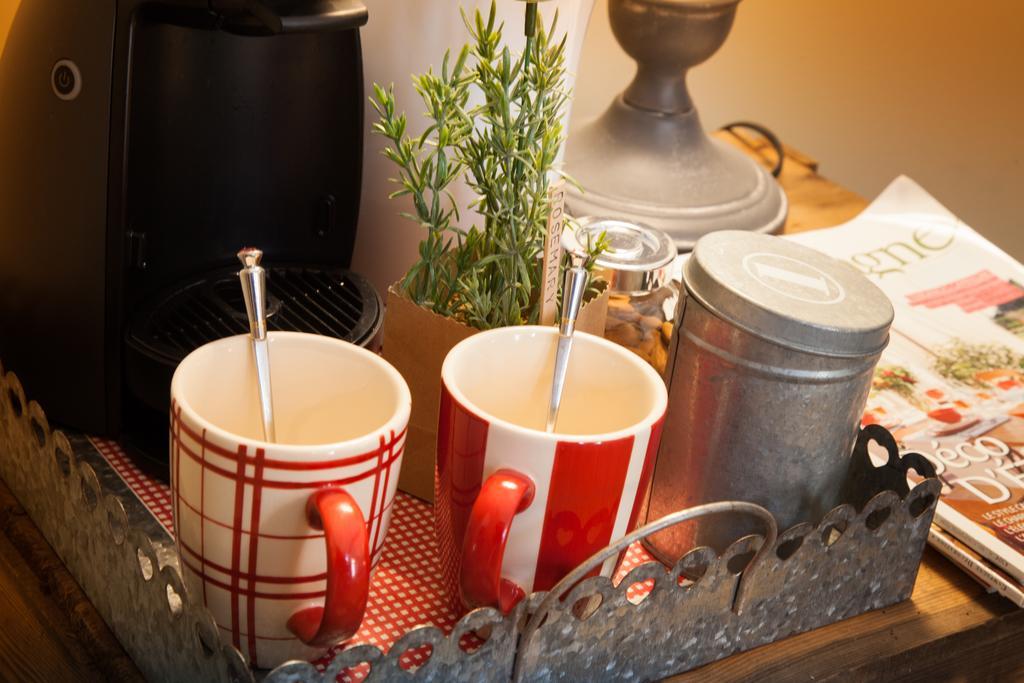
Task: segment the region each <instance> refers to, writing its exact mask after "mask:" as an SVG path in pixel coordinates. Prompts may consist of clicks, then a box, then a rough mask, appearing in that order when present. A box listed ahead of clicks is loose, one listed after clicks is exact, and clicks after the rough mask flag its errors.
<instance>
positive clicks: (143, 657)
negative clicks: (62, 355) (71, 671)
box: [0, 366, 939, 683]
mask: <svg viewBox="0 0 1024 683" xmlns="http://www.w3.org/2000/svg"><path fill="white" fill-rule="evenodd" d="M871 442H875V443H877V444H878V445H879V446H881V447H882V448H884V449H885V450H886V451H887V452H888V463H887V464H885V465H884V466H882V467H875V466H874V465H873V464H872V462H871V460H870V457H869V455H868V446H869V444H870V443H871ZM908 467H909V468H913V469H915V470H916V471H917V472H918V473H919V474H921V475H922V476H924V477H926V479H925V481H923V482H922V483H920V484H919V485H917V486H916V487H914V489H913V490H909V489H908V486H907V479H906V473H907V469H908ZM0 477H2V478H3V480H4V481H5V482H6V483H7V485H8V486H9V487H10V489H11V490H12V491H13V492H14V494H15V495H16V496H17V497H18V499H19V500H20V501H21V503H22V505H24V506H25V509H26V510H27V511H28V513H29V515H30V516H31V517H32V519H33V520H34V521H35V523H36V525H37V526H38V527H39V528H40V530H41V531H42V533H43V535H44V536H45V537H46V538H47V540H48V541H49V542H50V544H51V545H52V546H53V547H54V549H55V550H56V551H57V553H58V554H59V555H60V557H61V559H62V560H63V561H64V563H65V564H66V565H67V567H68V569H69V570H70V571H71V573H72V574H73V575H74V576H75V577H76V578H77V579H78V582H79V583H80V584H81V586H82V588H83V589H84V590H85V592H86V594H87V595H88V596H89V598H90V599H91V600H92V601H93V603H94V604H95V605H96V608H97V610H98V611H99V613H100V614H101V615H102V616H103V618H104V619H105V620H106V622H107V623H108V624H109V625H110V627H111V629H112V630H113V631H114V633H115V635H116V636H117V637H118V639H119V640H120V641H121V643H122V644H123V645H124V647H125V649H126V650H127V651H128V653H129V654H130V655H131V657H132V659H134V660H135V663H136V664H137V665H138V667H139V669H140V670H141V671H142V672H143V673H144V674H145V676H146V677H147V678H148V679H150V680H153V681H198V680H202V681H255V680H256V679H257V678H261V679H263V680H265V681H268V682H271V683H284V682H286V681H287V682H291V681H309V682H320V683H330V682H332V681H334V680H335V678H336V677H337V675H338V673H340V672H341V671H343V670H344V669H346V668H348V667H352V666H356V665H360V664H364V663H365V664H368V665H369V673H368V676H367V678H366V679H365V680H367V681H391V680H413V679H415V680H418V681H451V680H457V679H459V680H472V681H494V682H496V683H497V682H499V681H509V680H516V681H553V680H620V679H627V680H637V681H645V680H653V679H658V678H662V677H665V676H669V675H672V674H674V673H679V672H682V671H687V670H689V669H692V668H695V667H698V666H701V665H702V664H706V663H709V662H712V661H715V660H717V659H721V658H723V657H726V656H728V655H730V654H733V653H736V652H741V651H743V650H748V649H750V648H754V647H758V646H760V645H764V644H767V643H770V642H773V641H776V640H779V639H781V638H785V637H787V636H789V635H793V634H796V633H801V632H803V631H807V630H810V629H813V628H818V627H820V626H824V625H826V624H829V623H832V622H835V621H839V620H841V619H846V618H848V617H852V616H854V615H857V614H860V613H862V612H865V611H868V610H872V609H878V608H881V607H886V606H888V605H892V604H894V603H896V602H900V601H901V600H905V599H906V598H908V597H909V596H910V593H911V590H912V589H913V586H914V581H915V578H916V576H917V570H918V567H919V565H920V561H921V554H922V552H923V550H924V545H925V542H926V540H927V536H928V529H929V526H930V525H931V520H932V516H933V514H934V512H935V506H936V504H937V502H938V494H939V482H938V480H937V479H935V477H934V471H933V469H932V467H931V465H930V464H929V463H928V462H927V461H926V460H925V459H924V458H923V457H921V456H919V455H916V454H906V455H903V456H902V457H901V456H900V455H899V452H898V448H897V445H896V443H895V441H894V439H893V437H892V435H890V434H889V433H888V432H887V431H886V430H885V429H883V428H881V427H878V426H871V427H867V428H865V429H863V430H862V431H861V433H860V436H859V438H858V442H857V446H856V448H855V450H854V454H853V458H852V461H851V469H850V474H849V477H848V480H847V483H846V487H845V490H844V496H843V499H844V500H845V501H847V502H846V503H844V504H843V505H841V506H839V507H837V508H835V509H833V510H832V511H831V512H829V513H828V514H827V515H826V516H825V518H824V519H822V520H821V522H819V523H818V524H817V525H811V524H801V525H798V526H796V527H794V528H792V529H788V530H786V531H784V532H782V533H778V532H777V529H776V527H775V520H774V519H773V518H772V516H771V515H770V514H769V513H768V512H767V511H766V510H764V509H763V508H760V507H759V506H757V505H754V504H752V503H743V502H722V503H713V504H710V505H704V506H700V507H698V508H692V509H690V510H683V511H680V512H677V513H674V514H672V515H668V516H666V517H663V518H662V519H660V520H658V521H656V522H654V523H652V524H648V525H647V526H645V527H643V528H641V529H638V530H636V531H635V532H633V533H632V534H630V535H629V536H627V537H626V538H624V539H622V540H621V541H620V542H618V543H616V544H614V545H612V546H609V547H608V548H606V549H605V550H603V551H601V552H600V553H598V554H596V555H594V556H593V557H592V558H590V559H589V560H588V561H587V562H586V563H584V564H583V565H581V566H580V567H578V568H577V569H576V570H574V571H573V572H572V573H571V574H570V575H569V576H567V577H565V579H563V580H562V581H561V582H560V583H559V584H558V585H557V586H555V587H554V588H553V589H552V590H551V591H549V592H547V593H535V594H533V595H531V596H530V597H529V598H528V599H527V600H524V601H523V602H521V603H520V604H519V605H518V606H517V607H516V608H515V609H514V610H513V611H512V613H510V614H509V615H507V616H503V615H502V614H501V613H500V612H498V611H497V610H494V609H491V608H484V609H478V610H474V611H473V612H470V613H469V614H467V615H466V616H465V617H463V618H462V619H461V620H460V621H459V622H458V623H457V624H456V626H455V629H454V630H453V631H452V633H451V634H448V635H445V634H444V633H443V632H442V631H441V630H440V629H438V628H436V627H433V626H422V627H419V628H415V629H412V630H411V631H409V632H408V633H406V634H405V635H404V636H403V637H402V638H400V639H399V640H398V641H397V642H396V643H395V644H394V645H393V646H392V647H391V649H390V650H389V651H388V652H387V653H382V652H381V651H380V650H379V649H377V648H376V647H374V646H372V645H360V646H355V647H350V648H347V649H345V650H342V651H341V652H339V653H338V654H337V655H336V656H335V657H334V659H333V660H332V661H331V662H330V664H329V665H328V666H327V668H326V670H325V671H324V672H322V673H321V672H319V671H317V670H316V669H315V668H314V667H313V666H312V665H311V664H309V663H308V662H289V663H286V664H283V665H281V666H279V667H277V668H276V669H274V670H272V671H270V672H259V674H258V675H256V674H254V673H253V672H251V671H250V670H249V669H248V668H247V667H246V665H245V663H244V660H243V659H242V656H241V654H240V653H239V652H238V651H237V650H235V649H234V648H232V647H230V646H226V645H224V644H222V642H221V640H220V638H219V637H218V632H217V631H218V630H217V626H216V624H215V623H214V621H213V619H212V617H211V616H210V614H209V612H208V611H207V610H206V609H205V608H204V607H203V606H202V604H201V601H197V600H195V599H194V598H193V597H192V596H191V595H190V594H189V593H188V591H187V589H186V588H185V586H184V584H183V582H182V579H181V574H180V569H179V566H178V560H177V556H176V553H175V550H174V541H173V539H172V538H171V537H170V535H169V534H168V533H167V531H166V530H165V529H164V528H163V527H162V526H161V525H160V524H159V523H158V522H157V521H156V519H155V518H154V517H153V516H152V514H150V512H149V510H147V509H146V507H145V506H144V505H143V504H142V503H141V501H139V500H138V498H136V496H135V495H134V494H133V493H132V492H131V490H130V489H128V487H127V485H126V484H125V483H124V482H123V481H122V480H121V478H120V477H118V475H117V474H116V473H115V472H114V471H113V470H112V468H111V467H110V466H109V465H108V464H107V462H106V461H105V460H104V459H103V457H102V456H100V455H99V453H97V452H96V451H95V450H94V449H93V448H92V446H91V444H90V443H89V442H88V441H87V440H86V439H84V438H83V437H81V436H73V435H67V434H65V433H63V432H60V431H54V430H51V429H50V427H49V425H48V423H47V420H46V416H45V415H44V413H43V410H42V409H41V408H40V406H39V405H38V404H37V403H35V402H29V401H27V400H26V398H25V394H24V391H23V390H22V387H21V384H20V382H19V381H18V379H17V377H16V376H14V374H13V373H4V371H3V368H2V366H0ZM726 511H729V512H733V513H735V512H745V513H749V514H752V515H755V516H756V517H758V518H759V519H760V520H762V522H763V524H764V527H765V532H764V534H763V535H757V536H747V537H744V538H742V539H739V540H737V541H736V542H735V543H733V544H732V545H731V546H730V547H729V548H728V549H727V550H726V551H725V552H724V553H723V554H722V555H721V556H719V555H717V554H716V553H715V552H714V551H712V550H710V549H709V548H696V549H694V550H692V551H690V552H689V553H687V554H686V555H685V556H683V557H682V558H681V559H680V560H679V562H677V563H676V565H675V566H673V567H671V568H666V567H665V566H664V565H662V564H660V563H656V562H650V563H647V564H643V565H640V566H639V567H636V568H634V569H633V570H632V571H631V572H630V573H629V574H628V575H627V576H626V577H625V578H624V579H623V580H622V581H621V582H620V583H618V585H613V584H612V582H611V581H610V580H609V579H607V578H604V577H592V578H586V579H584V578H583V577H584V576H586V575H587V574H588V573H589V572H590V570H591V569H593V568H594V567H597V566H599V565H600V564H601V563H602V562H603V561H604V560H605V559H607V558H609V557H612V556H614V555H616V554H618V553H619V552H620V551H621V550H622V549H624V548H626V547H627V546H628V545H629V544H630V543H632V542H634V541H637V540H640V539H642V538H644V537H645V536H647V535H649V534H651V533H654V532H656V531H658V530H660V529H663V528H666V527H667V526H671V525H672V524H677V523H680V522H683V521H685V520H689V519H693V518H695V517H699V516H703V515H707V514H717V513H721V512H726ZM880 568H883V569H881V570H880ZM581 579H582V580H581ZM643 581H653V584H654V585H653V588H652V589H651V591H650V593H649V594H647V596H646V597H645V598H643V599H642V600H641V601H639V603H638V604H634V603H633V602H631V601H630V599H629V597H628V594H627V589H628V588H629V587H630V586H632V585H634V584H636V583H638V582H643ZM470 631H473V632H475V633H476V634H477V635H478V636H484V637H486V642H484V643H483V645H482V646H481V647H480V648H479V649H477V650H475V651H473V652H471V653H468V652H466V651H464V650H463V649H462V648H461V647H460V645H459V640H460V637H461V636H462V635H463V634H465V633H467V632H470ZM425 644H430V645H431V646H432V651H431V654H430V657H429V659H428V660H427V661H426V663H424V664H423V665H422V666H420V667H419V668H417V669H416V670H415V671H407V670H405V669H403V668H402V667H400V666H399V658H400V656H401V655H402V654H403V653H404V652H406V651H407V650H409V649H411V648H415V647H420V646H422V645H425Z"/></svg>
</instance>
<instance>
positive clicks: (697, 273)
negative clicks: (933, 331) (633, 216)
mask: <svg viewBox="0 0 1024 683" xmlns="http://www.w3.org/2000/svg"><path fill="white" fill-rule="evenodd" d="M683 280H684V282H685V284H686V289H687V291H688V293H689V294H691V295H692V296H694V297H696V298H697V299H698V300H700V302H701V303H703V304H704V305H705V306H706V307H707V308H709V309H710V310H711V311H712V312H713V313H715V314H716V315H718V316H720V317H722V318H724V319H726V320H728V321H729V322H731V323H733V324H735V325H736V326H738V327H741V328H743V329H745V330H747V331H748V332H750V333H752V334H755V335H757V336H759V337H763V338H765V339H768V340H770V341H773V342H776V343H778V344H782V345H783V346H788V347H793V348H796V349H800V350H802V351H809V352H812V353H821V354H825V355H843V356H857V355H864V354H870V353H875V352H878V351H880V350H881V349H882V348H884V346H885V344H886V341H887V340H888V335H889V325H890V324H891V323H892V319H893V308H892V303H891V302H890V301H889V298H888V297H887V296H886V295H885V293H884V292H882V290H881V289H879V288H878V287H876V286H875V285H874V283H872V282H871V281H870V280H868V279H867V278H866V277H864V275H862V274H861V273H860V272H859V271H857V270H856V269H855V268H854V267H853V266H850V265H848V264H846V263H843V262H842V261H838V260H836V259H834V258H832V257H830V256H827V255H825V254H823V253H822V252H820V251H818V250H816V249H812V248H810V247H807V246H804V245H802V244H798V243H796V242H793V241H791V240H786V239H782V238H781V237H773V236H771V235H761V234H757V233H750V232H743V231H737V230H723V231H721V232H714V233H711V234H709V235H706V236H704V237H702V238H701V239H699V240H698V241H697V244H696V245H695V246H694V249H693V254H692V255H691V257H690V259H689V260H688V261H687V263H686V267H685V268H684V270H683Z"/></svg>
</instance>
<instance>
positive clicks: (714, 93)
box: [573, 0, 1024, 260]
mask: <svg viewBox="0 0 1024 683" xmlns="http://www.w3.org/2000/svg"><path fill="white" fill-rule="evenodd" d="M607 2H608V0H598V1H597V4H596V5H595V8H594V13H593V15H592V17H591V21H590V28H589V31H588V35H587V40H586V43H585V44H584V48H583V58H582V62H581V65H580V70H579V79H578V81H577V85H576V101H575V104H574V109H573V120H574V122H578V121H581V120H585V119H587V118H590V117H593V116H596V115H597V114H598V113H600V112H601V111H602V110H603V108H604V107H605V105H606V103H607V102H608V100H609V99H610V98H611V97H612V95H613V93H615V92H618V91H619V90H621V88H622V87H623V86H624V85H625V84H626V83H627V82H628V81H629V80H630V78H631V77H632V74H633V66H632V62H631V61H630V60H629V58H628V57H626V56H625V54H624V53H622V51H621V49H619V48H618V45H617V44H616V43H615V40H614V38H613V37H612V35H611V31H610V29H609V27H608V13H607ZM690 86H691V90H692V93H693V95H694V99H695V100H696V102H697V105H698V107H699V109H700V112H701V115H702V118H703V120H704V124H705V127H708V128H710V127H718V126H720V125H721V124H723V123H726V122H728V121H734V120H738V119H747V120H753V121H757V122H760V123H763V124H765V125H767V126H768V127H769V128H771V129H773V130H774V131H775V132H776V133H777V134H778V135H779V136H780V137H781V138H782V140H783V141H784V142H787V143H789V144H791V145H793V146H794V147H797V148H799V149H801V150H802V151H804V152H806V153H807V154H809V155H810V156H812V157H814V158H816V159H817V160H818V161H819V162H820V165H821V166H820V169H821V172H822V173H823V174H824V175H826V176H828V177H830V178H832V179H833V180H836V181H838V182H839V183H841V184H843V185H846V186H848V187H850V188H851V189H853V190H856V191H857V192H860V193H861V194H863V195H865V196H866V197H872V196H874V195H875V194H876V193H878V191H879V190H881V189H882V188H883V187H884V186H885V184H886V183H887V182H888V181H889V180H890V179H892V178H893V177H894V176H896V175H898V174H900V173H906V174H907V175H910V176H911V177H913V178H914V179H916V180H917V181H918V182H920V183H921V184H922V185H924V187H925V188H926V189H928V190H929V191H930V192H932V193H933V194H934V195H935V196H936V197H937V198H938V199H939V200H940V201H941V202H943V203H944V204H946V206H948V207H949V208H950V209H951V210H953V211H954V212H955V213H957V214H958V215H959V216H960V217H961V218H962V219H963V220H965V221H966V222H967V223H969V224H970V225H972V226H973V227H974V228H976V229H978V230H979V231H981V232H982V234H984V235H985V236H987V237H988V238H989V239H991V240H993V241H995V242H996V243H998V244H1000V245H1001V246H1002V247H1003V248H1005V249H1007V250H1008V251H1010V252H1011V253H1012V254H1013V255H1014V256H1015V257H1016V258H1018V259H1021V260H1024V230H1022V227H1024V226H1022V224H1024V130H1021V127H1020V123H1021V122H1024V2H1021V1H1020V0H987V1H985V2H979V1H978V0H744V1H743V2H741V3H740V6H739V11H738V13H737V17H736V22H735V24H734V26H733V30H732V33H731V35H730V36H729V39H728V41H727V42H726V44H725V45H724V46H723V47H722V49H721V50H720V51H719V52H718V53H717V54H716V55H715V56H714V57H712V58H711V59H710V60H709V61H708V62H706V63H705V64H703V65H701V66H700V67H698V68H697V69H695V70H693V71H692V72H691V75H690Z"/></svg>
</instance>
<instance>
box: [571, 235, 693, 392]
mask: <svg viewBox="0 0 1024 683" xmlns="http://www.w3.org/2000/svg"><path fill="white" fill-rule="evenodd" d="M577 223H578V227H577V228H576V230H575V232H574V233H573V234H572V235H571V237H572V238H573V239H575V240H576V241H577V242H578V243H579V244H581V245H582V244H587V243H593V241H594V240H595V239H597V238H598V237H599V236H601V235H604V237H605V239H606V245H607V246H606V249H605V250H604V251H603V252H602V253H601V254H600V255H599V256H598V257H597V259H596V260H595V262H594V266H595V269H596V270H597V271H598V272H599V273H600V274H601V276H602V277H603V278H604V279H605V280H606V281H607V282H608V293H609V298H608V317H607V318H606V322H605V328H604V336H605V338H606V339H609V340H611V341H613V342H615V343H617V344H621V345H622V346H625V347H626V348H627V349H629V350H631V351H633V353H636V354H637V355H638V356H640V357H641V358H643V359H644V360H646V361H647V362H648V363H650V364H651V365H652V366H654V369H655V370H657V371H658V372H663V371H664V369H665V364H666V361H667V360H668V347H669V343H670V340H671V338H672V322H671V321H672V316H673V315H674V313H675V308H676V302H677V298H678V288H677V287H676V286H675V284H674V283H673V282H672V280H671V267H672V263H673V261H675V259H676V256H677V252H676V247H675V244H674V243H673V242H672V238H670V237H669V236H668V235H666V234H665V233H663V232H661V231H660V230H656V229H654V228H651V227H649V226H646V225H643V224H640V223H633V222H630V221H622V220H618V219H614V218H597V217H591V216H588V217H584V218H580V219H578V220H577ZM570 248H572V245H570ZM573 250H574V249H573Z"/></svg>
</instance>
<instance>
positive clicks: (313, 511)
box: [288, 488, 370, 647]
mask: <svg viewBox="0 0 1024 683" xmlns="http://www.w3.org/2000/svg"><path fill="white" fill-rule="evenodd" d="M306 517H307V518H308V519H309V524H310V526H312V527H313V528H314V529H321V528H322V529H323V530H324V540H325V541H326V542H327V596H326V597H325V598H324V606H323V607H307V608H305V609H301V610H299V611H298V612H295V613H294V614H293V615H292V616H291V617H290V618H289V619H288V630H289V631H291V632H292V633H294V634H295V635H296V636H297V637H298V638H299V640H301V641H302V642H303V643H305V644H306V645H309V646H311V647H327V646H330V645H334V644H336V643H340V642H341V641H343V640H348V639H349V638H351V637H352V636H354V635H355V633H356V631H358V630H359V624H361V623H362V621H363V612H365V611H366V599H367V597H368V596H369V594H370V549H369V542H368V534H367V532H366V522H364V521H363V512H362V510H360V509H359V504H358V503H356V501H355V499H354V498H352V496H350V495H349V494H348V493H347V492H346V491H344V490H343V489H338V488H323V489H320V490H318V491H316V492H314V493H313V494H312V495H311V496H310V497H309V500H308V501H306Z"/></svg>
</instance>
